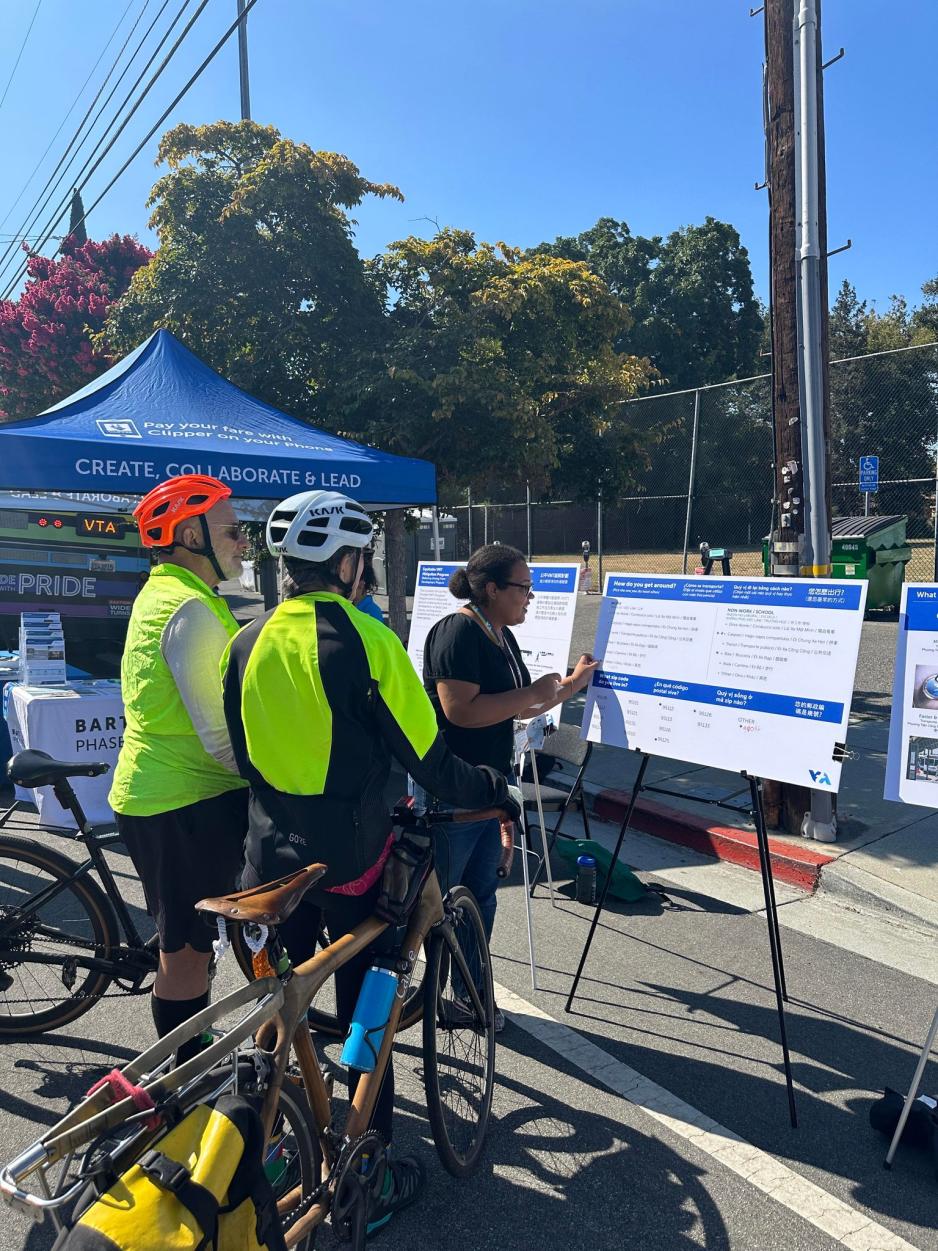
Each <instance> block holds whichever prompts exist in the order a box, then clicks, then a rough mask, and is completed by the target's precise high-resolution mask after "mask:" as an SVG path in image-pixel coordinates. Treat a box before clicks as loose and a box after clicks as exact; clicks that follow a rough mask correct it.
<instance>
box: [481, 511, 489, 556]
mask: <svg viewBox="0 0 938 1251" xmlns="http://www.w3.org/2000/svg"><path fill="white" fill-rule="evenodd" d="M482 542H483V543H484V544H485V546H486V547H488V545H489V506H488V504H483V505H482Z"/></svg>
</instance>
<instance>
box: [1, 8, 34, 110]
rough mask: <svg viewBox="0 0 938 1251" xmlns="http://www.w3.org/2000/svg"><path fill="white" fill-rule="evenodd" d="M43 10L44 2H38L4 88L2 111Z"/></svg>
mask: <svg viewBox="0 0 938 1251" xmlns="http://www.w3.org/2000/svg"><path fill="white" fill-rule="evenodd" d="M41 8H42V0H36V7H35V8H34V9H33V15H32V17H31V18H30V19H29V25H28V26H27V27H26V34H25V35H24V36H23V42H22V43H21V44H20V50H19V52H17V54H16V60H15V61H14V62H13V68H12V69H11V70H10V77H9V78H8V79H7V85H6V86H5V87H4V88H3V95H2V96H0V109H2V108H3V104H4V101H5V100H6V98H7V92H8V91H9V90H10V84H11V83H12V82H13V79H14V78H15V77H16V71H17V70H18V69H19V65H20V61H21V60H22V58H23V53H24V51H25V50H26V45H27V43H28V42H29V36H30V34H31V33H32V29H33V26H34V25H35V22H36V18H37V17H38V16H39V10H40V9H41Z"/></svg>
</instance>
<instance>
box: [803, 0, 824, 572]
mask: <svg viewBox="0 0 938 1251" xmlns="http://www.w3.org/2000/svg"><path fill="white" fill-rule="evenodd" d="M817 37H818V29H817V8H816V5H815V0H800V8H799V11H798V15H797V17H796V18H795V43H796V53H797V56H796V58H795V61H794V66H795V76H796V86H797V94H796V97H795V108H796V113H795V116H796V126H797V136H796V142H797V150H798V164H797V165H796V167H795V172H796V185H797V190H798V199H799V221H798V227H797V235H798V262H799V264H798V285H799V290H800V296H801V299H800V301H799V307H798V312H799V323H800V324H799V327H798V329H799V339H800V345H799V346H800V348H801V352H800V355H799V364H800V366H801V368H800V369H799V382H800V384H801V386H800V390H801V397H802V401H803V403H802V409H801V417H802V443H803V448H802V451H803V454H804V473H805V478H806V483H805V487H806V489H805V496H806V499H805V510H806V511H805V532H804V533H805V543H804V550H803V553H802V559H801V572H802V575H803V576H806V577H809V578H810V577H815V578H827V577H830V572H831V556H830V524H829V521H828V516H827V491H826V486H825V484H826V480H827V446H826V443H825V439H824V389H823V388H824V366H823V361H822V359H821V318H822V309H821V248H820V210H819V201H818V111H817Z"/></svg>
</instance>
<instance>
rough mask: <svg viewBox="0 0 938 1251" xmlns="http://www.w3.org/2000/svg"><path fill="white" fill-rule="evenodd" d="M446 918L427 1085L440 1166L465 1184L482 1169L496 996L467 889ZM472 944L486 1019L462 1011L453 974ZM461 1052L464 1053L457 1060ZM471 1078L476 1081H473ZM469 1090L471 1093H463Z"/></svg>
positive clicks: (427, 1018)
mask: <svg viewBox="0 0 938 1251" xmlns="http://www.w3.org/2000/svg"><path fill="white" fill-rule="evenodd" d="M446 911H447V916H448V918H449V920H450V925H449V926H445V925H444V926H439V927H437V928H436V929H435V930H434V931H433V932H432V934H431V936H430V951H429V955H428V958H427V974H426V978H425V980H424V1016H423V1071H424V1085H425V1087H426V1096H427V1113H428V1115H429V1118H430V1129H431V1130H432V1133H433V1142H434V1144H435V1146H436V1151H437V1155H438V1156H439V1158H440V1163H441V1164H442V1165H443V1167H444V1168H445V1169H446V1171H447V1172H448V1173H450V1174H451V1175H452V1176H453V1177H466V1176H468V1175H469V1174H470V1173H473V1172H475V1170H476V1169H477V1168H478V1167H479V1164H480V1163H481V1160H482V1154H483V1151H484V1149H485V1135H486V1132H487V1130H488V1123H489V1117H490V1115H491V1111H492V1095H493V1093H494V1089H495V992H494V988H493V986H492V962H491V956H490V954H489V946H488V939H487V938H486V935H485V927H484V925H483V923H482V914H481V913H480V911H479V905H478V904H477V903H476V901H475V899H474V897H473V896H472V894H471V893H470V892H469V891H468V890H466V888H465V887H464V886H457V887H455V888H454V889H453V890H452V891H450V893H449V894H448V895H447V897H446ZM460 934H461V935H462V936H461V937H460ZM469 938H471V940H472V942H474V943H475V944H476V950H477V951H478V952H479V968H478V976H477V977H476V978H475V979H474V980H475V981H476V987H477V990H478V994H479V999H480V1001H481V1006H482V1012H483V1017H482V1018H480V1017H479V1014H478V1012H477V1011H476V1009H475V1007H474V1005H472V1003H471V1000H470V1002H469V1008H468V1009H465V1008H463V1007H462V1006H460V1004H459V1003H458V1002H457V998H458V997H457V994H456V990H455V989H454V986H453V975H454V973H456V974H457V976H458V973H457V970H459V969H460V968H461V965H464V964H465V962H466V956H465V951H466V949H467V948H468V947H469V943H468V941H467V939H469ZM460 957H461V959H460ZM457 1034H458V1036H459V1037H458V1042H457ZM457 1051H458V1052H460V1053H461V1054H459V1055H458V1056H457V1055H456V1054H455V1053H456V1052H457ZM462 1053H464V1054H462ZM473 1071H476V1073H477V1075H476V1076H474V1077H473V1076H472V1074H473ZM470 1086H472V1087H474V1089H471V1090H470V1091H469V1092H468V1093H466V1088H467V1087H470ZM451 1103H453V1104H457V1105H458V1104H461V1105H462V1108H463V1109H465V1113H467V1115H465V1114H464V1115H462V1116H461V1117H459V1116H457V1113H456V1109H455V1108H454V1107H452V1106H450V1105H451ZM460 1119H461V1121H462V1122H463V1123H462V1125H460Z"/></svg>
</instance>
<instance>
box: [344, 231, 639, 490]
mask: <svg viewBox="0 0 938 1251" xmlns="http://www.w3.org/2000/svg"><path fill="white" fill-rule="evenodd" d="M368 269H369V274H370V277H371V280H372V283H373V285H374V289H375V290H376V291H377V292H379V293H380V295H381V298H382V300H383V302H384V306H385V310H386V322H385V341H384V343H383V345H382V348H381V351H380V353H379V354H377V355H376V356H375V357H373V358H372V359H371V361H369V362H367V363H366V364H365V365H364V366H363V368H362V369H361V370H359V371H358V372H357V373H355V374H353V375H351V376H350V377H349V378H348V380H347V384H346V386H345V387H344V393H343V394H342V395H341V396H339V397H338V398H339V402H340V404H341V413H342V417H341V424H342V426H343V428H344V429H345V430H347V431H348V432H351V433H353V434H354V435H355V436H356V437H360V438H363V439H366V440H367V441H369V442H374V443H377V444H378V445H379V446H381V447H384V448H387V449H389V450H390V451H394V452H400V453H403V454H406V455H412V456H420V457H425V458H427V459H429V460H432V461H434V463H435V464H436V465H437V467H438V471H439V475H440V480H441V484H443V486H444V487H446V488H448V490H449V492H450V493H454V492H456V491H457V490H461V489H463V488H465V487H466V486H472V487H474V488H475V489H476V490H477V491H481V492H483V493H490V492H491V491H492V489H493V487H495V486H505V487H508V486H512V487H514V488H515V489H517V488H518V487H521V489H523V485H524V482H525V481H526V480H527V481H529V482H530V484H531V486H532V489H533V490H534V491H535V493H545V492H547V491H554V492H556V491H565V492H567V491H569V492H572V493H574V494H576V495H581V496H587V497H594V496H595V493H596V488H597V486H598V485H600V483H602V482H603V481H607V482H609V483H610V484H611V485H612V486H613V487H615V488H618V487H619V486H620V485H621V484H622V483H624V482H626V481H629V480H631V479H632V477H633V475H634V474H635V472H636V470H637V468H638V467H639V465H640V463H641V449H640V446H639V441H638V439H637V437H636V435H635V433H634V431H633V430H632V429H631V428H630V426H629V423H628V422H627V420H626V419H625V415H624V412H623V410H622V408H621V406H620V403H619V402H620V401H622V400H624V399H627V398H629V397H631V396H633V395H635V394H636V393H637V391H638V390H639V389H640V388H641V387H643V386H644V385H646V384H647V383H648V382H649V380H650V377H651V371H650V369H649V367H648V365H647V362H645V361H641V360H639V359H637V358H636V357H634V356H629V355H626V354H624V353H622V352H619V351H617V350H616V348H615V344H616V342H617V341H618V340H619V339H620V338H621V336H622V334H623V333H624V332H625V330H626V329H627V327H628V322H629V318H628V313H627V311H626V309H625V307H624V305H623V304H622V302H621V301H620V300H619V299H618V298H617V297H616V296H614V295H613V294H612V293H611V292H610V291H609V289H608V287H607V286H606V284H605V282H604V281H603V280H602V279H601V278H599V277H598V276H597V275H596V274H595V273H593V272H592V271H591V270H590V269H589V268H588V267H587V266H586V265H584V264H583V263H582V262H578V261H569V260H565V259H562V258H559V257H553V256H546V255H536V254H535V255H529V256H525V255H524V254H523V253H522V252H520V251H519V250H517V249H515V248H510V247H508V246H506V245H505V244H497V245H492V244H488V243H478V244H477V243H476V240H475V238H474V237H473V235H472V234H471V233H470V232H468V231H464V230H453V229H445V230H441V231H440V232H439V233H438V234H436V235H435V236H434V237H433V238H432V239H429V240H425V239H418V238H414V237H411V238H408V239H404V240H401V241H399V242H397V243H395V244H393V245H392V246H391V247H390V248H389V249H388V251H387V252H386V253H385V254H384V255H382V256H379V257H377V258H376V259H375V260H374V261H372V262H370V263H369V266H368Z"/></svg>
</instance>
